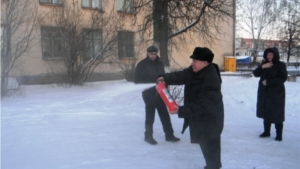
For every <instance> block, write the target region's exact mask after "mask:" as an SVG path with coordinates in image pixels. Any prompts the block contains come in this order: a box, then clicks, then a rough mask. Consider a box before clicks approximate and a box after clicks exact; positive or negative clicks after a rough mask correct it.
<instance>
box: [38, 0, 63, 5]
mask: <svg viewBox="0 0 300 169" xmlns="http://www.w3.org/2000/svg"><path fill="white" fill-rule="evenodd" d="M40 3H45V4H54V5H60V4H62V3H63V0H40Z"/></svg>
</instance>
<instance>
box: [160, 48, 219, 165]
mask: <svg viewBox="0 0 300 169" xmlns="http://www.w3.org/2000/svg"><path fill="white" fill-rule="evenodd" d="M213 57H214V54H213V53H212V51H211V50H210V49H208V48H206V47H204V48H202V47H196V48H195V50H194V52H193V55H192V56H190V58H192V59H193V61H192V64H191V66H190V67H188V68H187V69H184V70H182V71H178V72H172V73H167V74H163V75H161V77H160V78H159V79H158V81H159V82H162V83H166V84H167V85H184V105H183V106H179V107H178V110H177V112H176V111H175V112H171V113H178V116H179V118H184V119H185V120H184V125H183V131H182V133H183V132H184V130H185V129H186V128H187V127H189V129H190V137H191V143H197V144H199V145H200V148H201V150H202V153H203V156H204V158H205V161H206V167H205V169H219V168H221V167H222V164H221V133H222V130H223V125H224V106H223V96H222V93H221V77H220V72H218V66H217V65H216V64H213V63H212V61H213Z"/></svg>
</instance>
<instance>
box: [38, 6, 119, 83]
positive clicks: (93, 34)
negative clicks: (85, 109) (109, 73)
mask: <svg viewBox="0 0 300 169" xmlns="http://www.w3.org/2000/svg"><path fill="white" fill-rule="evenodd" d="M106 2H108V1H106ZM103 3H104V2H103ZM102 5H104V4H102ZM119 20H120V18H119V17H118V16H117V15H115V13H114V10H113V9H112V10H111V11H105V12H104V11H101V10H95V9H94V10H90V11H89V12H84V11H83V10H82V7H81V3H80V2H78V1H76V0H72V1H69V3H67V2H65V4H64V6H63V7H61V8H60V7H58V8H53V9H52V11H51V12H49V14H48V16H47V17H46V18H45V20H44V21H43V22H42V25H43V26H44V28H45V29H42V39H43V33H45V34H47V33H48V35H49V32H50V33H51V35H50V36H52V38H53V39H55V36H60V37H61V38H60V41H59V43H57V44H54V45H53V46H52V48H53V49H55V50H56V54H54V55H53V54H47V51H46V52H44V53H43V57H44V58H49V59H53V58H52V57H54V59H58V60H59V59H61V60H63V62H64V68H65V73H66V75H67V76H68V78H69V82H68V83H69V84H71V85H82V84H83V83H84V82H85V81H86V80H87V79H88V78H89V77H90V76H91V75H92V73H93V72H94V70H95V69H96V68H97V66H99V65H100V64H102V63H111V62H110V61H109V58H110V57H113V56H116V55H117V49H118V48H117V44H116V42H117V37H118V36H117V35H118V32H117V30H118V29H120V27H121V26H122V25H121V23H122V22H120V21H119ZM112 21H114V22H112ZM51 29H52V30H51ZM43 30H44V32H43ZM45 36H46V35H45ZM42 41H43V40H42ZM42 43H43V46H46V45H49V46H50V45H51V44H47V41H45V42H42ZM52 44H53V43H52Z"/></svg>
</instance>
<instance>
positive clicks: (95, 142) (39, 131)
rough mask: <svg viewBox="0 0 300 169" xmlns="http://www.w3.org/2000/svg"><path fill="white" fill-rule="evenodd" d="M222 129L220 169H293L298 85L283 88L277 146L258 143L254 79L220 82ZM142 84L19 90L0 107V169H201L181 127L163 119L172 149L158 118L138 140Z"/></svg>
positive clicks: (298, 155) (298, 135) (297, 160)
mask: <svg viewBox="0 0 300 169" xmlns="http://www.w3.org/2000/svg"><path fill="white" fill-rule="evenodd" d="M222 78H223V85H222V92H223V96H224V104H225V126H224V130H223V134H222V163H223V169H299V168H300V130H299V129H300V114H299V112H300V106H299V105H300V79H299V77H298V80H297V82H286V83H285V85H286V121H285V122H284V131H283V141H282V142H277V141H274V137H275V129H274V125H272V130H271V131H272V133H271V137H270V138H265V139H261V138H259V137H258V135H259V134H261V132H262V131H263V126H262V119H258V118H256V116H255V110H256V108H255V105H256V90H257V82H258V78H254V77H250V78H245V77H227V76H226V77H222ZM149 86H152V85H149V84H141V85H135V84H133V83H131V82H126V81H125V80H118V81H106V82H97V83H89V84H88V85H87V86H84V87H71V88H67V87H62V86H56V85H33V86H22V95H19V96H14V97H10V98H5V99H4V100H2V101H1V108H2V110H1V168H2V169H202V168H203V167H204V165H205V162H204V158H203V156H202V153H201V150H200V147H199V145H196V144H190V139H189V131H188V130H187V131H186V133H184V135H182V134H181V133H180V131H181V128H182V123H183V120H182V119H179V118H178V117H177V116H176V115H172V116H171V120H172V124H173V128H174V130H175V135H176V136H177V137H180V138H181V141H180V142H178V143H169V142H166V141H165V140H164V133H163V130H162V126H161V123H160V120H159V118H158V116H157V115H156V120H155V124H154V138H155V139H156V140H157V141H158V144H157V145H155V146H152V145H149V144H147V143H146V142H144V140H143V133H144V120H145V113H144V103H143V100H142V97H141V91H142V90H143V89H145V88H147V87H149Z"/></svg>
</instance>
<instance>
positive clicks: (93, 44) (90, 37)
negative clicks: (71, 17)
mask: <svg viewBox="0 0 300 169" xmlns="http://www.w3.org/2000/svg"><path fill="white" fill-rule="evenodd" d="M83 32H84V36H85V37H84V44H85V49H86V50H85V51H86V52H85V59H88V58H95V57H102V55H101V53H100V52H101V51H102V31H101V30H97V29H96V30H95V29H85V30H83Z"/></svg>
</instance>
